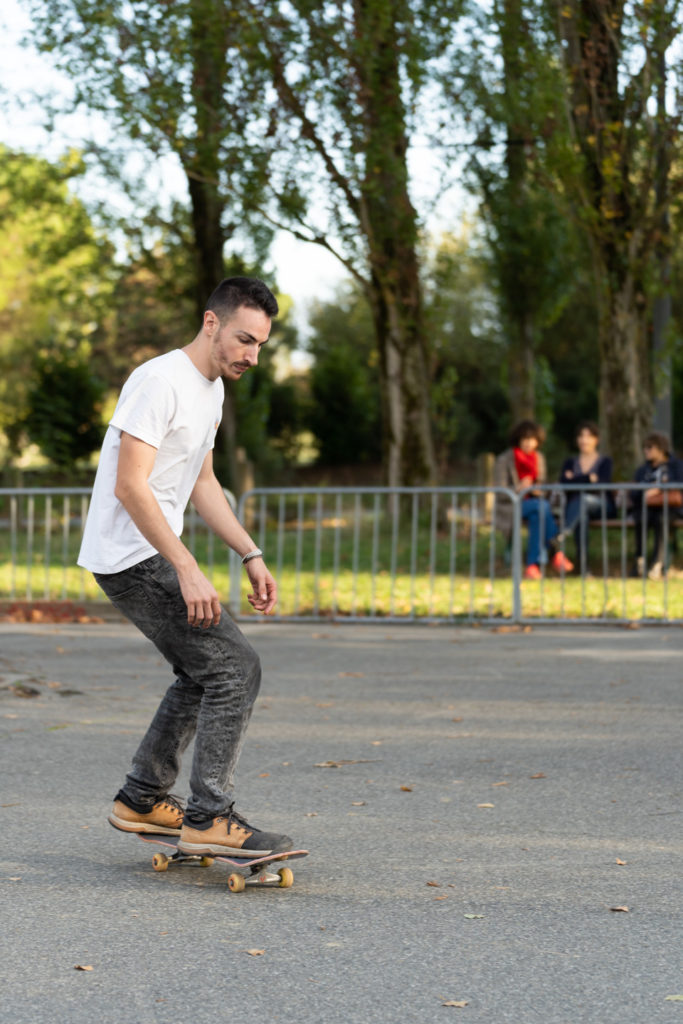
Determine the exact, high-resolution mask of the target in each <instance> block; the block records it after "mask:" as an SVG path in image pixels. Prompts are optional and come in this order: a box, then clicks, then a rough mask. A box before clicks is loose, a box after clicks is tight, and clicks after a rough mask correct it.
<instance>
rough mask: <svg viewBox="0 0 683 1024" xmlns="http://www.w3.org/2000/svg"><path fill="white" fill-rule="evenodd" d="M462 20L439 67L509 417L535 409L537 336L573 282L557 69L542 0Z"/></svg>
mask: <svg viewBox="0 0 683 1024" xmlns="http://www.w3.org/2000/svg"><path fill="white" fill-rule="evenodd" d="M467 21H468V25H469V31H468V32H467V34H466V38H465V40H464V41H462V42H461V43H460V45H458V46H457V47H456V48H455V51H454V58H455V59H454V60H453V61H451V62H450V63H449V64H448V65H447V68H446V70H445V72H443V74H444V78H445V80H446V90H447V93H448V94H449V95H450V97H451V101H452V103H453V107H454V110H455V111H456V113H457V109H458V108H460V109H461V110H462V111H463V112H465V113H466V117H467V129H468V130H467V133H466V134H467V138H468V142H469V140H473V141H471V142H469V149H468V156H469V159H468V163H467V166H468V169H469V175H468V178H467V180H468V183H469V184H470V186H471V187H472V188H473V190H474V192H475V194H476V195H477V196H478V197H479V199H480V201H481V214H482V218H483V221H484V224H485V227H486V233H487V238H488V243H489V253H490V258H489V266H490V272H491V277H492V282H493V283H494V285H495V289H496V292H497V295H498V300H499V303H500V309H501V315H502V320H503V326H504V330H505V336H506V339H507V352H506V359H505V365H506V377H507V381H506V383H507V392H508V403H509V406H510V414H511V418H512V420H513V421H516V420H520V419H526V418H534V417H535V416H536V415H538V414H539V413H540V411H541V408H540V405H539V403H538V402H537V399H538V398H539V397H540V394H538V395H537V392H540V389H541V378H542V374H541V373H539V358H538V349H539V343H540V339H541V337H542V334H543V331H544V329H546V328H547V327H548V326H549V325H551V324H552V323H553V322H555V320H556V319H557V317H558V316H559V315H560V313H561V311H562V309H563V307H564V306H565V305H566V303H567V302H568V301H569V298H570V295H571V292H572V288H573V274H572V273H571V265H572V262H573V257H574V256H575V253H574V252H573V241H574V239H573V232H572V225H571V223H570V221H569V218H568V216H567V209H566V203H564V204H563V202H562V200H561V197H560V196H559V195H558V192H557V190H554V189H553V187H552V185H553V181H552V180H551V179H552V177H553V176H552V171H551V169H550V163H551V152H552V150H553V148H554V147H555V146H556V144H557V134H558V131H559V130H561V129H562V128H563V125H562V124H561V117H560V116H558V110H561V107H562V78H561V75H560V73H559V69H558V65H557V63H556V62H552V61H549V60H548V39H549V36H551V35H552V33H551V32H549V29H552V28H553V25H552V22H550V23H549V11H548V4H547V0H495V2H493V3H491V4H490V5H489V4H487V5H482V4H480V3H477V2H473V3H470V4H469V5H468V8H467ZM551 44H552V38H551ZM558 122H560V123H558ZM458 127H459V128H460V129H462V122H461V121H460V120H459V119H458ZM565 130H566V129H565ZM457 145H458V143H457V142H456V146H457ZM563 207H564V208H563Z"/></svg>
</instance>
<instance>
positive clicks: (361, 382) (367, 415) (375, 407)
mask: <svg viewBox="0 0 683 1024" xmlns="http://www.w3.org/2000/svg"><path fill="white" fill-rule="evenodd" d="M311 327H312V330H313V335H312V337H311V338H310V339H309V341H308V349H309V351H310V352H311V354H312V356H313V358H314V360H315V361H314V364H313V367H312V369H311V371H310V391H311V402H310V406H309V409H308V414H307V417H306V419H307V423H308V426H309V428H310V430H311V431H312V432H313V434H314V436H315V438H316V439H317V442H318V445H319V461H320V462H321V463H322V464H323V465H326V466H328V465H329V466H334V465H343V464H356V463H365V462H379V460H380V458H381V452H382V447H381V425H380V424H381V415H380V390H379V371H378V366H377V350H376V338H375V334H374V331H373V326H372V320H371V317H370V310H369V308H368V304H367V301H366V299H365V297H364V295H363V294H362V293H361V292H360V291H359V290H358V288H356V287H354V286H353V285H349V286H348V287H347V288H346V289H345V290H343V291H340V293H339V294H338V298H337V300H336V301H335V302H332V303H317V304H316V305H315V306H314V307H313V313H312V316H311Z"/></svg>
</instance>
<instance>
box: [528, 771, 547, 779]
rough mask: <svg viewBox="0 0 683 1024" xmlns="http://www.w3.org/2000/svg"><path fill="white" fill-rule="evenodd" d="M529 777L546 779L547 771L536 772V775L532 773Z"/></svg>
mask: <svg viewBox="0 0 683 1024" xmlns="http://www.w3.org/2000/svg"><path fill="white" fill-rule="evenodd" d="M529 778H530V779H544V778H545V772H536V774H535V775H530V776H529Z"/></svg>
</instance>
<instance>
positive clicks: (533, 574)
mask: <svg viewBox="0 0 683 1024" xmlns="http://www.w3.org/2000/svg"><path fill="white" fill-rule="evenodd" d="M540 578H541V570H540V569H539V567H538V566H537V565H527V567H526V569H525V570H524V579H525V580H540Z"/></svg>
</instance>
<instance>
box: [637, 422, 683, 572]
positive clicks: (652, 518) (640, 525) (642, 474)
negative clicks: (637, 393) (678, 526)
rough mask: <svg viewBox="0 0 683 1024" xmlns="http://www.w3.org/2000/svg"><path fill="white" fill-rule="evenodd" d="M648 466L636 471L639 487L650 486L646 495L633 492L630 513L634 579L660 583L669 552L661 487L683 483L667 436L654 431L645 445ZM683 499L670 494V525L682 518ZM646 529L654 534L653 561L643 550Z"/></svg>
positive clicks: (682, 470) (681, 467) (677, 492)
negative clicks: (641, 578)
mask: <svg viewBox="0 0 683 1024" xmlns="http://www.w3.org/2000/svg"><path fill="white" fill-rule="evenodd" d="M643 451H644V453H645V462H644V463H643V464H642V466H639V467H638V469H637V470H636V475H635V480H636V483H644V484H651V486H650V487H649V488H648V489H647V490H645V491H631V494H630V502H631V511H632V514H633V518H634V520H635V532H636V562H635V565H634V567H633V575H634V576H643V574H644V573H645V572H646V571H647V568H648V565H649V567H650V568H649V572H648V573H647V574H648V576H649V577H650V579H653V580H657V579H660V578H661V577H662V575H663V573H664V572H665V562H666V551H665V550H664V498H663V492H662V491H661V490H660V488H661V485H662V484H667V483H669V484H670V483H674V482H676V481H681V483H683V465H682V464H681V461H680V459H677V458H676V456H675V455H673V454H672V452H671V442H670V441H669V438H668V437H667V435H666V434H662V433H660V432H659V431H653V432H652V433H651V434H648V436H647V437H646V438H645V441H644V443H643ZM682 500H683V496H682V495H681V491H680V490H678V489H676V490H675V491H669V497H668V507H667V513H668V519H669V522H671V520H672V519H673V518H674V517H675V516H678V515H680V514H681V512H682V511H683V509H681V503H682ZM644 529H646V530H652V533H653V535H654V547H653V553H652V559H651V560H648V559H647V558H646V555H647V552H646V551H645V550H644V547H645V546H646V545H644V543H643V541H644V537H643V532H644Z"/></svg>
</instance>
